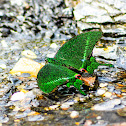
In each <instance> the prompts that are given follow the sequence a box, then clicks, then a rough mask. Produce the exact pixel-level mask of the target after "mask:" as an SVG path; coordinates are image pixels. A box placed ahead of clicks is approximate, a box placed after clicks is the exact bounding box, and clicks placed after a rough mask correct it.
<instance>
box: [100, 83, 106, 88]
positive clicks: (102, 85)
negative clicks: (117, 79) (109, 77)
mask: <svg viewBox="0 0 126 126" xmlns="http://www.w3.org/2000/svg"><path fill="white" fill-rule="evenodd" d="M107 85H108V83H100V85H99V87H106V86H107Z"/></svg>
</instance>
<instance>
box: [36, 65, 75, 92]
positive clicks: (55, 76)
mask: <svg viewBox="0 0 126 126" xmlns="http://www.w3.org/2000/svg"><path fill="white" fill-rule="evenodd" d="M75 75H76V73H75V72H73V71H71V70H69V69H68V68H66V67H63V66H59V65H55V64H52V63H49V64H46V65H45V66H44V67H42V69H41V70H40V71H39V73H38V75H37V82H38V86H39V87H40V89H41V90H42V91H43V92H44V93H50V92H52V91H53V90H54V89H55V88H56V87H57V86H59V85H62V84H65V82H69V81H70V82H71V83H74V81H75V80H76V79H75Z"/></svg>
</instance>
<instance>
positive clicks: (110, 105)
mask: <svg viewBox="0 0 126 126" xmlns="http://www.w3.org/2000/svg"><path fill="white" fill-rule="evenodd" d="M120 104H121V100H120V99H112V100H109V101H107V102H103V103H100V104H96V105H94V106H93V107H92V108H91V109H92V110H97V111H112V110H116V109H121V108H124V107H125V106H124V105H123V104H122V105H120Z"/></svg>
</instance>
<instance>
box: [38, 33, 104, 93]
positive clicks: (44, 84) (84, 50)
mask: <svg viewBox="0 0 126 126" xmlns="http://www.w3.org/2000/svg"><path fill="white" fill-rule="evenodd" d="M101 36H102V32H100V31H90V32H86V33H82V34H80V35H78V36H76V37H74V38H72V39H70V40H69V41H68V42H66V43H65V44H64V45H63V46H62V47H61V48H60V49H59V50H58V52H57V53H56V55H55V56H54V58H48V59H47V61H48V64H46V65H45V66H44V67H42V68H41V70H40V71H39V73H38V75H37V82H38V86H39V87H40V89H41V90H42V91H43V92H44V93H50V92H52V91H53V90H54V89H55V88H57V86H60V85H62V84H66V85H67V86H68V87H70V86H71V85H73V86H74V87H75V88H76V89H77V90H79V92H80V93H81V94H84V95H85V93H84V92H83V91H82V90H81V89H80V87H81V86H82V84H83V82H85V84H87V85H89V86H93V85H94V82H95V79H96V76H93V77H92V76H91V75H92V74H93V71H94V69H96V68H97V67H98V65H99V63H97V62H96V60H95V58H94V57H91V55H92V50H93V48H94V46H95V44H96V42H97V41H98V40H99V39H100V38H101ZM85 69H86V70H85ZM78 74H79V76H80V78H77V75H78ZM86 74H87V75H89V76H86Z"/></svg>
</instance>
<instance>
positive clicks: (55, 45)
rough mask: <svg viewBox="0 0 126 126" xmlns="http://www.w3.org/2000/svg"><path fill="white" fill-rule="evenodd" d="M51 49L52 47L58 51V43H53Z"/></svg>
mask: <svg viewBox="0 0 126 126" xmlns="http://www.w3.org/2000/svg"><path fill="white" fill-rule="evenodd" d="M50 47H51V48H54V49H57V47H58V45H57V44H56V43H52V44H51V45H50Z"/></svg>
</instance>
